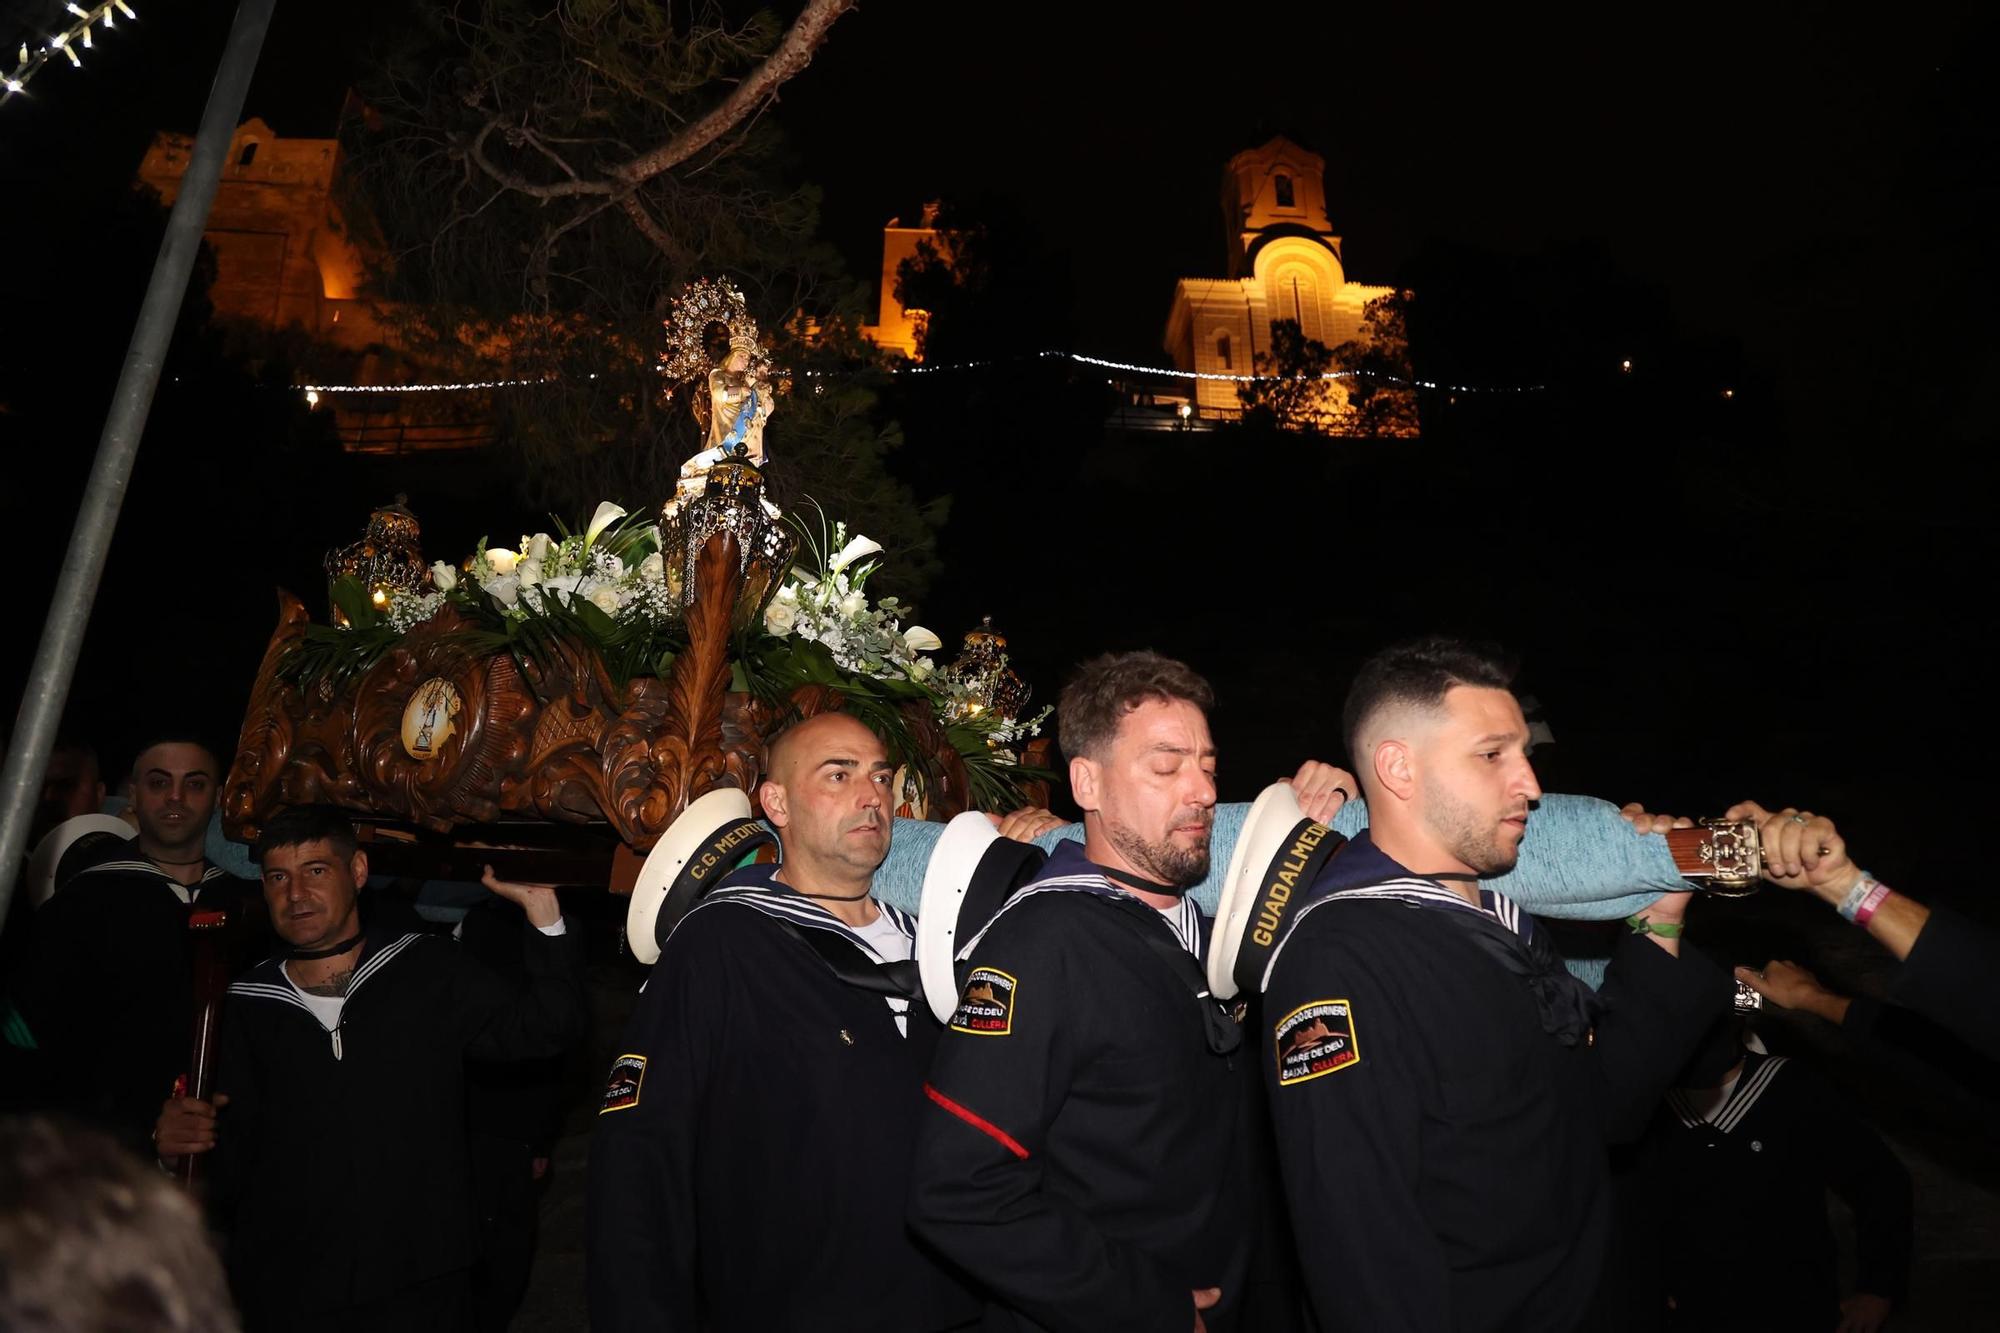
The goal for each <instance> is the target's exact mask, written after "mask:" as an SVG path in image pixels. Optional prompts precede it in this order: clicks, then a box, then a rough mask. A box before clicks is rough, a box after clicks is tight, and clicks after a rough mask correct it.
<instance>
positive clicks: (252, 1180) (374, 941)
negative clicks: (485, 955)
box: [212, 928, 585, 1329]
mask: <svg viewBox="0 0 2000 1333" xmlns="http://www.w3.org/2000/svg"><path fill="white" fill-rule="evenodd" d="M523 935H524V938H525V943H524V949H525V958H526V965H527V978H528V979H527V985H526V986H525V988H517V987H510V986H509V985H508V984H507V983H506V982H504V981H502V980H501V979H500V978H499V977H498V976H496V975H495V974H494V973H493V972H492V971H490V970H489V969H487V968H486V967H485V966H483V965H482V964H480V963H478V962H477V961H476V960H474V959H472V958H470V957H468V956H467V955H466V954H465V952H464V950H462V949H461V948H460V947H459V946H457V945H455V944H453V943H452V942H451V941H449V940H445V939H441V938H438V937H435V936H429V935H416V934H406V935H395V934H390V933H377V932H370V933H369V934H368V935H367V936H366V937H365V939H364V941H363V944H362V946H361V948H362V952H361V955H360V960H359V962H358V963H357V964H356V966H355V968H354V973H353V975H352V977H351V979H350V980H349V982H348V985H347V993H346V996H345V999H344V1000H343V1001H342V1003H341V1004H340V1006H339V1010H338V1013H337V1015H335V1014H332V1013H330V1012H329V1013H327V1014H325V1015H322V1014H321V1013H319V1012H316V1011H315V1010H316V1006H315V1005H314V1004H312V1003H311V1002H310V1000H311V999H312V998H316V997H306V996H304V995H302V994H301V993H300V992H299V990H298V988H297V987H296V986H294V985H293V984H292V982H291V980H290V978H289V976H287V975H286V974H285V972H284V971H283V960H282V959H281V958H273V959H269V960H267V961H266V962H264V963H261V964H259V965H258V966H257V967H255V968H253V969H252V970H251V971H250V972H249V973H247V974H246V975H245V976H244V977H243V978H242V979H241V980H239V981H238V982H236V983H235V984H234V985H232V986H231V987H230V988H229V999H228V1009H227V1014H228V1017H227V1021H226V1022H225V1023H224V1024H223V1027H222V1059H221V1063H220V1066H219V1068H218V1070H217V1074H216V1080H215V1083H216V1091H218V1092H221V1093H226V1094H228V1096H229V1099H230V1100H229V1104H228V1106H227V1107H225V1108H224V1109H223V1110H222V1112H221V1114H220V1117H219V1120H218V1125H217V1130H218V1132H217V1135H216V1149H215V1152H214V1153H213V1154H212V1156H213V1161H214V1172H215V1174H214V1183H213V1195H214V1198H215V1202H216V1204H217V1207H218V1210H219V1211H221V1212H222V1213H223V1215H224V1219H225V1221H226V1224H227V1229H228V1231H229V1235H230V1245H229V1266H230V1273H231V1278H232V1282H233V1285H234V1287H235V1290H236V1294H237V1300H238V1303H239V1305H240V1306H241V1308H242V1310H243V1313H244V1322H245V1327H246V1328H252V1329H255V1328H271V1329H292V1328H299V1327H306V1326H310V1325H312V1324H314V1323H315V1322H317V1321H324V1320H331V1321H332V1322H336V1323H338V1322H340V1320H341V1319H342V1318H345V1317H346V1315H345V1314H343V1312H346V1313H348V1314H351V1313H352V1312H353V1311H355V1310H356V1308H357V1307H361V1308H366V1309H367V1310H368V1312H369V1313H368V1317H367V1321H366V1326H368V1327H384V1326H388V1325H389V1324H391V1323H394V1322H395V1321H394V1315H395V1313H396V1307H397V1305H398V1303H399V1301H398V1299H397V1298H398V1297H399V1296H405V1295H407V1296H409V1297H410V1299H411V1300H413V1301H418V1300H420V1301H422V1302H423V1303H424V1304H425V1305H427V1306H428V1305H430V1304H431V1303H433V1302H434V1300H435V1299H436V1298H437V1297H438V1295H439V1292H440V1290H441V1289H442V1288H445V1287H448V1286H450V1285H451V1284H452V1283H454V1282H455V1283H456V1284H457V1285H456V1290H457V1291H461V1292H462V1291H463V1290H464V1287H463V1281H464V1270H465V1269H467V1268H468V1267H470V1265H471V1263H472V1258H473V1253H472V1245H473V1234H474V1220H473V1214H472V1201H471V1196H470V1188H469V1181H468V1165H467V1160H466V1147H465V1061H466V1059H467V1058H468V1057H471V1058H476V1059H486V1060H506V1059H522V1058H529V1057H536V1056H548V1055H554V1054H557V1053H559V1052H561V1051H562V1050H563V1049H564V1048H565V1047H566V1046H568V1045H569V1044H571V1043H572V1042H574V1041H576V1040H577V1039H578V1038H579V1037H580V1036H581V1034H582V1030H583V1025H584V1019H585V1000H584V995H583V990H582V985H581V982H580V979H579V976H578V970H577V964H576V961H575V957H574V946H575V941H574V940H572V939H569V938H566V937H565V936H563V935H560V934H555V935H552V934H549V933H547V932H544V931H537V930H534V929H531V928H524V929H523ZM327 1008H329V1009H330V1008H331V1007H330V1006H327ZM349 1322H353V1321H352V1320H349ZM355 1326H362V1325H361V1324H360V1323H356V1324H355Z"/></svg>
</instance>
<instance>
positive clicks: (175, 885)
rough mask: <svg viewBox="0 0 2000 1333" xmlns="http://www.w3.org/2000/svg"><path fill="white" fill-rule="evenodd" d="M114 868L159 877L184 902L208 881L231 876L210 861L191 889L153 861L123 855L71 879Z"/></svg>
mask: <svg viewBox="0 0 2000 1333" xmlns="http://www.w3.org/2000/svg"><path fill="white" fill-rule="evenodd" d="M114 870H115V871H117V872H119V873H120V874H126V875H131V874H140V875H151V876H153V877H154V878H155V879H158V880H160V881H161V882H162V883H164V884H165V885H166V886H167V887H168V888H170V889H172V890H173V891H174V894H175V895H176V896H177V897H178V898H179V899H180V900H181V901H182V902H184V903H192V902H194V898H195V894H196V893H198V892H200V890H201V886H202V885H204V884H206V883H208V882H209V881H210V880H216V879H227V878H229V872H228V871H227V870H224V869H223V868H222V867H221V866H219V865H216V864H215V863H214V862H212V861H211V862H208V863H207V864H206V866H205V867H204V868H203V870H202V872H201V878H200V879H198V880H196V881H195V883H194V888H193V889H190V888H189V887H188V886H187V885H185V884H183V883H181V882H180V881H179V880H177V879H175V878H174V877H173V876H172V875H169V874H168V873H167V872H166V871H164V870H162V869H160V868H159V867H158V866H156V865H154V864H153V863H152V862H151V861H146V860H142V859H139V858H136V857H123V858H121V859H119V860H116V861H102V862H99V863H98V864H97V865H94V866H85V867H84V868H83V869H82V870H79V871H77V872H76V874H75V875H73V876H72V877H71V879H72V880H78V879H82V878H83V877H84V876H85V875H103V874H108V873H110V872H111V871H114Z"/></svg>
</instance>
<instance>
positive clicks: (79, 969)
mask: <svg viewBox="0 0 2000 1333" xmlns="http://www.w3.org/2000/svg"><path fill="white" fill-rule="evenodd" d="M130 850H131V849H130V847H129V845H127V846H126V847H125V848H124V849H123V852H124V854H121V855H120V856H118V857H117V858H116V859H113V860H108V861H101V862H99V863H98V864H96V865H92V866H90V867H88V868H87V869H85V870H83V871H81V872H79V873H78V874H76V875H75V876H74V877H73V878H71V879H70V880H69V881H68V882H67V883H66V884H64V885H62V887H60V888H59V889H58V890H57V892H56V893H55V895H54V896H53V897H51V898H50V899H49V900H48V901H47V902H46V903H43V904H42V906H41V907H40V908H38V909H37V910H36V912H35V917H34V925H33V944H32V947H31V948H30V949H29V951H28V954H27V957H26V959H25V960H24V962H25V966H24V969H23V976H22V977H21V981H20V989H19V994H18V997H17V998H18V1003H19V1008H20V1010H21V1014H22V1016H23V1018H24V1019H25V1020H26V1022H27V1025H28V1029H29V1031H30V1032H32V1033H33V1038H34V1041H35V1044H36V1045H37V1046H38V1047H39V1048H40V1050H41V1051H42V1052H43V1054H44V1056H45V1058H46V1059H47V1061H48V1064H49V1069H48V1075H49V1081H50V1086H51V1087H52V1088H53V1089H55V1090H56V1095H55V1107H56V1109H59V1110H63V1111H67V1112H69V1113H70V1114H72V1115H76V1116H79V1117H81V1118H83V1119H85V1120H88V1121H90V1122H92V1123H94V1124H97V1125H99V1126H100V1127H102V1128H105V1129H107V1130H109V1131H110V1132H111V1133H113V1134H114V1135H116V1136H117V1137H118V1138H119V1139H121V1140H122V1141H123V1142H125V1143H126V1144H127V1145H128V1146H131V1147H133V1148H134V1149H135V1150H137V1149H144V1150H146V1151H147V1153H148V1155H149V1156H150V1142H149V1140H150V1138H151V1134H152V1129H153V1124H154V1122H155V1121H156V1120H157V1119H158V1117H159V1114H160V1105H161V1103H162V1102H164V1101H166V1099H167V1098H168V1096H169V1095H171V1094H172V1092H173V1089H174V1080H175V1079H177V1078H178V1077H180V1075H182V1074H184V1073H186V1072H187V1070H188V1054H189V1048H190V1046H191V1040H192V1038H191V1034H192V1032H193V1028H194V945H193V943H192V941H191V939H190V932H189V930H188V917H189V914H190V913H192V912H193V911H194V910H195V909H196V908H204V909H207V908H221V909H223V910H226V911H228V913H229V915H230V926H229V929H228V931H227V933H226V935H225V938H224V940H223V947H224V949H225V951H226V953H227V954H228V956H229V957H230V958H232V959H233V960H235V966H232V967H231V968H230V973H231V974H232V975H233V974H234V973H235V972H236V971H237V970H239V969H240V968H241V967H244V966H248V965H249V964H250V963H251V962H254V961H255V960H256V959H257V958H258V957H260V956H261V955H262V954H263V953H264V952H265V951H266V950H267V949H268V942H269V935H268V927H267V925H266V923H265V913H264V900H263V896H262V894H261V893H260V892H259V891H258V889H257V886H255V885H254V884H251V883H249V882H247V881H244V880H240V879H237V878H235V877H234V876H232V875H230V874H228V873H226V872H225V871H224V870H222V868H221V867H219V866H213V865H211V866H207V867H205V868H204V869H203V871H202V877H201V879H200V880H199V881H198V882H197V883H196V884H194V885H192V886H189V885H184V884H182V883H181V882H180V881H179V880H177V879H175V878H173V877H172V876H171V875H168V874H167V873H166V872H165V871H164V870H162V869H160V868H159V867H158V866H156V865H154V864H153V863H152V862H151V861H147V860H144V859H142V858H139V857H136V856H133V855H131V854H130Z"/></svg>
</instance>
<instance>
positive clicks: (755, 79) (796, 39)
mask: <svg viewBox="0 0 2000 1333" xmlns="http://www.w3.org/2000/svg"><path fill="white" fill-rule="evenodd" d="M854 4H855V0H811V3H810V4H808V5H807V6H806V8H805V12H804V13H802V14H800V15H799V17H798V21H797V22H795V23H793V24H792V27H791V31H789V32H787V33H786V34H785V37H784V40H783V41H781V42H779V43H778V46H777V49H776V50H774V51H772V52H771V54H770V55H768V56H766V57H765V58H764V63H763V64H761V65H759V66H758V67H757V68H756V69H755V70H754V71H752V72H751V74H750V76H749V77H748V78H746V79H744V80H743V82H741V83H739V84H737V85H736V91H734V92H732V93H730V94H729V96H727V97H725V98H723V99H722V102H721V104H720V105H719V106H717V107H716V108H715V109H714V110H713V111H710V112H709V113H708V114H707V115H705V116H703V117H702V118H701V119H700V120H697V121H696V122H695V123H694V124H692V125H690V126H688V127H687V128H686V129H684V130H682V131H681V132H680V133H679V134H676V135H675V136H674V137H673V138H672V139H670V140H668V141H667V142H666V143H664V144H662V145H660V146H659V147H658V148H655V149H652V150H651V151H650V152H645V153H641V154H639V156H637V157H635V158H633V159H632V160H631V161H630V162H626V163H622V164H621V165H619V166H616V167H613V168H612V169H611V174H612V175H613V176H616V177H617V178H618V179H619V180H622V181H627V182H629V183H631V184H634V185H636V184H638V183H640V182H641V181H647V180H651V179H652V178H653V177H655V176H657V175H659V174H660V173H661V172H663V171H670V170H672V169H673V168H674V167H677V166H679V165H680V164H681V163H683V162H685V161H687V160H688V159H689V158H691V157H693V156H694V155H695V154H696V153H699V152H700V151H701V150H702V149H704V148H706V147H708V146H709V145H710V144H711V143H714V142H715V141H716V140H717V139H719V138H721V137H722V136H723V135H724V134H727V133H728V132H729V130H730V128H731V127H732V126H734V125H735V124H736V123H737V122H738V121H740V120H742V119H743V118H744V117H745V116H748V115H749V114H750V113H751V112H752V111H753V110H755V109H756V108H757V107H758V105H759V104H761V103H762V102H763V101H764V100H765V99H766V98H768V97H771V96H773V95H775V94H776V93H777V91H778V86H779V85H780V84H782V83H784V82H785V80H787V79H789V78H791V77H792V76H793V75H795V74H797V73H798V72H799V71H800V70H803V69H804V68H805V67H806V66H807V65H809V64H811V63H812V58H813V52H815V51H816V50H818V49H819V46H820V43H822V42H824V41H825V40H826V34H827V30H828V29H830V28H832V27H833V23H834V20H835V19H837V18H839V17H840V16H841V15H842V14H845V13H846V12H847V11H848V10H850V9H852V8H854Z"/></svg>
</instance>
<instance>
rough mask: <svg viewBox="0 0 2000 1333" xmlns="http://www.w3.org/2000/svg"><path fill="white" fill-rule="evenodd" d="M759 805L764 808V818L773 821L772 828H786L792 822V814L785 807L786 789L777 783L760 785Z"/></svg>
mask: <svg viewBox="0 0 2000 1333" xmlns="http://www.w3.org/2000/svg"><path fill="white" fill-rule="evenodd" d="M757 804H759V805H761V806H763V807H764V818H766V819H768V820H770V821H771V827H772V828H784V827H785V826H786V825H787V824H789V823H791V822H792V812H791V810H790V809H788V808H787V807H786V805H785V789H784V788H783V787H781V786H779V785H778V784H777V783H775V782H762V783H759V784H758V786H757Z"/></svg>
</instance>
